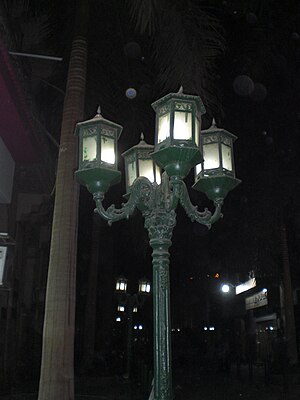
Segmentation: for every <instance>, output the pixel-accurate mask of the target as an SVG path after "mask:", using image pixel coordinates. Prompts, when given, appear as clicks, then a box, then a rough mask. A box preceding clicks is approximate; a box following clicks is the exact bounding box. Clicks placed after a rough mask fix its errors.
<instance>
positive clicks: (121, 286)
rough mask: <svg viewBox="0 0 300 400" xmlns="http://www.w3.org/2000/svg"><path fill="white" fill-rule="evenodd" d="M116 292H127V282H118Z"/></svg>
mask: <svg viewBox="0 0 300 400" xmlns="http://www.w3.org/2000/svg"><path fill="white" fill-rule="evenodd" d="M116 290H118V291H120V292H126V290H127V283H126V282H125V281H117V283H116Z"/></svg>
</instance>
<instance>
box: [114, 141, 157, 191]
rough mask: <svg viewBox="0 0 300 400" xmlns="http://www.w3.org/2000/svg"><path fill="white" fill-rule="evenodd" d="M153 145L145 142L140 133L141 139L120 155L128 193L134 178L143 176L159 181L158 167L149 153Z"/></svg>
mask: <svg viewBox="0 0 300 400" xmlns="http://www.w3.org/2000/svg"><path fill="white" fill-rule="evenodd" d="M153 149H154V146H153V145H150V144H148V143H146V142H145V140H144V135H143V134H141V141H140V142H139V143H138V144H137V145H136V146H133V147H131V148H130V149H129V150H127V151H126V152H125V153H123V154H122V156H123V157H124V159H125V174H126V192H127V193H130V189H131V186H132V185H133V182H134V181H135V179H136V178H138V177H139V176H144V177H146V178H148V179H149V181H150V182H151V183H153V182H156V183H157V184H158V185H159V184H160V182H161V172H160V168H159V167H158V166H157V165H156V164H155V163H154V161H153V159H152V157H151V153H152V152H153Z"/></svg>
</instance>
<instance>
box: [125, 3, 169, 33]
mask: <svg viewBox="0 0 300 400" xmlns="http://www.w3.org/2000/svg"><path fill="white" fill-rule="evenodd" d="M163 3H164V0H129V11H130V15H131V22H133V24H134V25H135V27H136V29H137V30H138V31H139V32H141V33H148V34H149V35H150V36H151V35H152V34H153V33H154V32H155V31H156V29H157V27H158V25H159V23H158V22H159V16H160V14H161V11H162V9H163V7H162V6H163Z"/></svg>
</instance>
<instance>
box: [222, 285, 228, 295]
mask: <svg viewBox="0 0 300 400" xmlns="http://www.w3.org/2000/svg"><path fill="white" fill-rule="evenodd" d="M229 290H230V287H229V285H227V283H224V284H223V285H222V292H223V293H228V292H229Z"/></svg>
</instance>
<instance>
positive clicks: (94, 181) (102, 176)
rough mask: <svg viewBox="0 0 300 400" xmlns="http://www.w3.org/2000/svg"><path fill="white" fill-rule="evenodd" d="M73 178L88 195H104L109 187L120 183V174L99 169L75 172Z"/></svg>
mask: <svg viewBox="0 0 300 400" xmlns="http://www.w3.org/2000/svg"><path fill="white" fill-rule="evenodd" d="M75 178H76V180H77V182H78V183H80V184H81V185H84V186H86V188H87V189H88V191H89V192H90V193H95V192H102V193H106V192H107V190H108V189H109V187H110V186H111V185H115V184H116V183H119V182H120V180H121V172H120V171H115V170H112V169H107V168H101V167H97V168H87V169H82V170H78V171H75Z"/></svg>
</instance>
